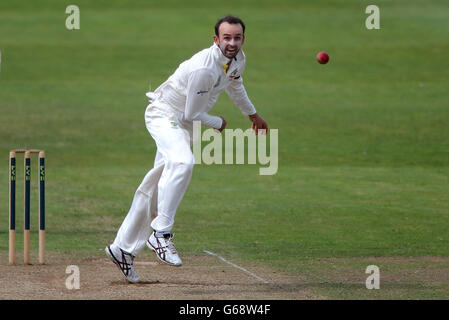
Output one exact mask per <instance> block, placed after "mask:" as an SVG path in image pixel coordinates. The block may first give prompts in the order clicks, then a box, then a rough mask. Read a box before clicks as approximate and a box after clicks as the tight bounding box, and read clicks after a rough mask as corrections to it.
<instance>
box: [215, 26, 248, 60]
mask: <svg viewBox="0 0 449 320" xmlns="http://www.w3.org/2000/svg"><path fill="white" fill-rule="evenodd" d="M214 41H215V43H216V44H217V46H218V47H219V48H220V49H221V52H223V54H224V55H225V56H226V57H227V58H229V59H232V58H234V57H235V56H236V55H237V53H238V52H239V50H240V48H241V47H242V45H243V42H245V36H244V35H243V27H242V26H241V25H240V23H237V24H230V23H228V22H223V23H222V24H220V27H219V28H218V37H217V36H216V35H215V36H214Z"/></svg>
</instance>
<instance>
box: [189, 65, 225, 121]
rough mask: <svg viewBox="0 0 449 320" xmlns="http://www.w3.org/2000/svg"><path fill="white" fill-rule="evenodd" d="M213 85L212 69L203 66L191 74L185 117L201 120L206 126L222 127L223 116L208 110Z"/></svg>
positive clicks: (190, 119)
mask: <svg viewBox="0 0 449 320" xmlns="http://www.w3.org/2000/svg"><path fill="white" fill-rule="evenodd" d="M213 86H214V78H213V74H212V72H211V71H210V70H208V69H205V68H203V69H198V70H195V71H193V72H192V73H191V74H190V76H189V80H188V84H187V99H186V108H185V113H184V117H185V119H186V120H188V121H193V120H199V121H201V124H202V125H204V126H207V127H212V128H216V129H220V128H221V126H222V122H223V121H222V120H221V118H220V117H216V116H211V115H209V114H208V113H207V111H206V110H207V107H208V103H209V96H210V91H211V90H212V88H213Z"/></svg>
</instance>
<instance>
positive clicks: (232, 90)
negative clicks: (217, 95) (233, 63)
mask: <svg viewBox="0 0 449 320" xmlns="http://www.w3.org/2000/svg"><path fill="white" fill-rule="evenodd" d="M226 93H227V94H228V95H229V97H230V98H231V100H232V101H234V103H235V104H236V106H237V107H239V109H240V110H241V111H242V113H243V114H244V115H246V116H248V115H252V114H255V113H256V108H255V107H254V105H253V104H252V102H251V100H249V98H248V94H247V93H246V89H245V86H244V85H243V80H242V77H241V76H240V77H239V78H238V79H233V80H232V81H231V84H230V85H229V86H228V88H227V89H226Z"/></svg>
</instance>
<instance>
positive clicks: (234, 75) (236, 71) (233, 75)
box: [229, 69, 240, 79]
mask: <svg viewBox="0 0 449 320" xmlns="http://www.w3.org/2000/svg"><path fill="white" fill-rule="evenodd" d="M238 72H239V70H238V69H235V70H234V71H232V73H231V74H230V75H229V79H238V78H240V76H239V75H237V73H238Z"/></svg>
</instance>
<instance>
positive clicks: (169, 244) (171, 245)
mask: <svg viewBox="0 0 449 320" xmlns="http://www.w3.org/2000/svg"><path fill="white" fill-rule="evenodd" d="M173 237H174V235H172V234H171V235H170V236H169V237H167V238H166V239H165V241H166V242H165V243H166V244H167V249H168V250H170V252H171V253H172V254H177V253H178V251H176V248H175V244H174V243H173Z"/></svg>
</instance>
